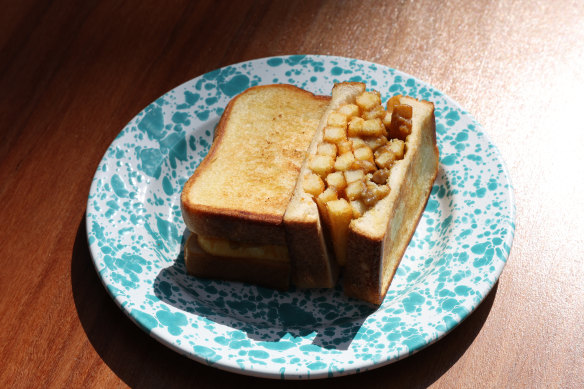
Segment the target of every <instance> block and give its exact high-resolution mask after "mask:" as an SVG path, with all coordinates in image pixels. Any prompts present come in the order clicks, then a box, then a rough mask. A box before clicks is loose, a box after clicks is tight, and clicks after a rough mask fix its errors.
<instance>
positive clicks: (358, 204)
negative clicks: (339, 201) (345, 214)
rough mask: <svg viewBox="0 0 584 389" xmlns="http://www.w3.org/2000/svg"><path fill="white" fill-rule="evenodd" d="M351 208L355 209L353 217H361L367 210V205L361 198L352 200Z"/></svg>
mask: <svg viewBox="0 0 584 389" xmlns="http://www.w3.org/2000/svg"><path fill="white" fill-rule="evenodd" d="M351 208H352V209H353V219H358V218H360V217H361V216H363V214H364V213H365V211H367V207H365V204H364V203H363V202H362V201H361V200H353V201H351Z"/></svg>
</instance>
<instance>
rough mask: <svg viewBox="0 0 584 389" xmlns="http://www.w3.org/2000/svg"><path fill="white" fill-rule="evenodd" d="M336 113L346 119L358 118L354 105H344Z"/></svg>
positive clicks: (357, 111) (357, 108) (356, 107)
mask: <svg viewBox="0 0 584 389" xmlns="http://www.w3.org/2000/svg"><path fill="white" fill-rule="evenodd" d="M337 112H340V113H342V114H345V115H347V117H348V118H351V117H353V116H359V107H358V106H356V105H355V104H344V105H341V106H340V107H339V108H338V109H337Z"/></svg>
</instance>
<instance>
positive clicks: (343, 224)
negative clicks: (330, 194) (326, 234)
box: [326, 199, 353, 266]
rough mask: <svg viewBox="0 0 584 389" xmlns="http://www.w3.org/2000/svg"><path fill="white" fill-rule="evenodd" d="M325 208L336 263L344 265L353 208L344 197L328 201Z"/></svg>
mask: <svg viewBox="0 0 584 389" xmlns="http://www.w3.org/2000/svg"><path fill="white" fill-rule="evenodd" d="M326 208H327V213H328V218H329V221H330V230H331V235H332V240H333V249H334V251H335V256H336V258H337V263H338V264H339V265H340V266H344V265H345V263H346V260H347V234H348V232H349V224H350V223H351V219H353V208H352V207H351V205H350V204H349V203H348V202H347V200H345V199H339V200H333V201H329V202H328V203H327V204H326Z"/></svg>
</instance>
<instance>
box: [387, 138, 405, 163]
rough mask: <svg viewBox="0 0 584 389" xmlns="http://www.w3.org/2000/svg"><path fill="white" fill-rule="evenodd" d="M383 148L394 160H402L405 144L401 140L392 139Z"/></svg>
mask: <svg viewBox="0 0 584 389" xmlns="http://www.w3.org/2000/svg"><path fill="white" fill-rule="evenodd" d="M385 147H386V148H387V149H388V150H389V151H391V152H392V153H394V154H395V157H396V159H403V158H404V153H405V147H406V144H405V142H404V141H403V140H400V139H392V140H391V141H389V142H388V143H387V146H385Z"/></svg>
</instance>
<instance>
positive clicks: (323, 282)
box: [284, 82, 365, 288]
mask: <svg viewBox="0 0 584 389" xmlns="http://www.w3.org/2000/svg"><path fill="white" fill-rule="evenodd" d="M364 90H365V84H363V83H351V82H345V83H341V84H336V85H335V86H334V88H333V90H332V98H331V102H330V104H329V106H328V108H327V110H326V112H325V113H324V115H323V116H322V120H321V121H320V124H319V126H318V129H317V131H316V133H315V134H314V138H313V140H312V143H311V144H310V147H309V148H308V155H314V154H315V153H316V149H317V147H318V145H319V144H320V143H321V142H322V140H323V130H324V128H325V126H326V123H327V118H328V116H329V115H330V113H331V112H332V111H333V110H335V109H337V108H338V107H339V106H341V105H342V104H345V103H348V102H351V101H354V100H355V98H356V97H357V96H358V95H359V94H361V93H362V92H363V91H364ZM308 162H309V161H308V159H306V160H305V161H304V163H303V165H302V170H301V172H300V175H299V176H298V182H297V184H296V188H295V189H294V195H293V196H292V198H291V199H290V203H289V204H288V208H287V209H286V213H285V214H284V225H285V228H286V235H287V240H288V250H289V254H290V259H291V262H292V283H293V284H294V285H296V286H298V287H301V288H316V287H321V288H330V287H333V286H334V284H335V282H336V279H337V276H338V273H339V268H338V265H337V262H336V261H335V260H334V256H333V254H332V246H331V243H330V242H331V241H330V239H328V236H329V232H328V231H324V229H326V224H324V223H322V222H321V219H320V216H319V211H318V207H317V205H316V203H315V201H314V198H313V196H312V195H311V194H309V193H307V192H306V191H305V190H304V182H305V180H306V179H307V173H308V171H309V168H308Z"/></svg>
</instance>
